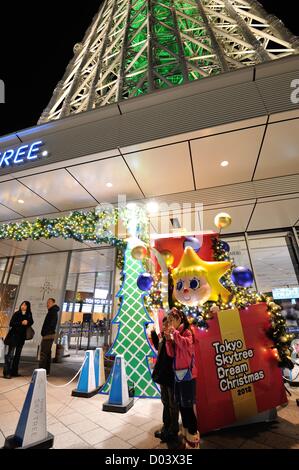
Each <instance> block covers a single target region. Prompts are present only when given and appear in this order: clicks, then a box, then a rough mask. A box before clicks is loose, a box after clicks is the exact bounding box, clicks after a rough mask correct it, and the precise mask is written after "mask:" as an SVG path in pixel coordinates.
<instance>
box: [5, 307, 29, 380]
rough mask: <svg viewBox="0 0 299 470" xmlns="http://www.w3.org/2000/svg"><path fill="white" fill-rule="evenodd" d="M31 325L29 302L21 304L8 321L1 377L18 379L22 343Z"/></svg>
mask: <svg viewBox="0 0 299 470" xmlns="http://www.w3.org/2000/svg"><path fill="white" fill-rule="evenodd" d="M32 325H33V318H32V313H31V305H30V302H27V301H25V302H23V303H22V304H21V306H20V308H19V310H18V311H17V312H15V313H14V314H13V316H12V318H11V320H10V324H9V327H10V330H9V332H8V334H7V336H6V338H5V340H4V344H5V345H6V346H8V351H7V354H6V355H5V364H4V368H3V377H4V378H5V379H11V377H19V373H18V369H19V362H20V357H21V353H22V349H23V346H24V343H25V341H26V332H27V328H29V327H30V326H32Z"/></svg>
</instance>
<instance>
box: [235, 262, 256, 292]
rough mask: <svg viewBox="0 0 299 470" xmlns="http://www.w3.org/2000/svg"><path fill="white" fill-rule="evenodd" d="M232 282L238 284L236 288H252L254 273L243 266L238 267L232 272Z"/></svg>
mask: <svg viewBox="0 0 299 470" xmlns="http://www.w3.org/2000/svg"><path fill="white" fill-rule="evenodd" d="M232 281H233V282H234V283H235V284H236V286H240V287H252V284H253V274H252V271H251V270H250V269H248V268H244V267H243V266H238V267H237V268H235V269H233V271H232Z"/></svg>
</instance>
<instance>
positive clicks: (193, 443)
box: [185, 431, 200, 449]
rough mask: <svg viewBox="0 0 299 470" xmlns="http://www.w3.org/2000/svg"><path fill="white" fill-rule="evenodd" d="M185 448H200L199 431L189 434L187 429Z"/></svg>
mask: <svg viewBox="0 0 299 470" xmlns="http://www.w3.org/2000/svg"><path fill="white" fill-rule="evenodd" d="M185 449H200V435H199V432H197V433H196V434H190V433H189V432H188V431H187V436H186V445H185Z"/></svg>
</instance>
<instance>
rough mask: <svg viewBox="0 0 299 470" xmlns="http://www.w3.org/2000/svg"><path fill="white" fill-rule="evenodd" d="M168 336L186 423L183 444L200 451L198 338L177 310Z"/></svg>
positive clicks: (179, 399) (169, 320)
mask: <svg viewBox="0 0 299 470" xmlns="http://www.w3.org/2000/svg"><path fill="white" fill-rule="evenodd" d="M168 323H169V329H168V331H167V333H166V340H167V341H166V350H167V354H168V355H169V356H171V357H173V358H174V359H173V366H174V374H175V397H176V400H177V402H178V405H179V410H180V413H181V417H182V423H183V431H182V435H183V440H184V446H185V448H186V449H199V432H198V426H197V418H196V413H195V404H196V380H195V379H196V377H197V370H196V367H195V357H194V337H193V333H192V330H191V328H190V325H189V322H188V319H187V317H186V315H185V314H184V313H183V312H179V311H178V310H177V309H176V308H173V309H172V310H171V312H170V314H169V316H168Z"/></svg>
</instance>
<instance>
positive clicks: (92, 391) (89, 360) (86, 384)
mask: <svg viewBox="0 0 299 470" xmlns="http://www.w3.org/2000/svg"><path fill="white" fill-rule="evenodd" d="M99 389H100V387H97V386H96V382H95V371H94V354H93V351H86V353H85V358H84V365H83V368H82V371H81V374H80V377H79V380H78V385H77V388H76V390H73V391H72V396H73V397H81V398H91V397H93V396H94V395H96V394H97V393H98V392H99Z"/></svg>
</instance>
